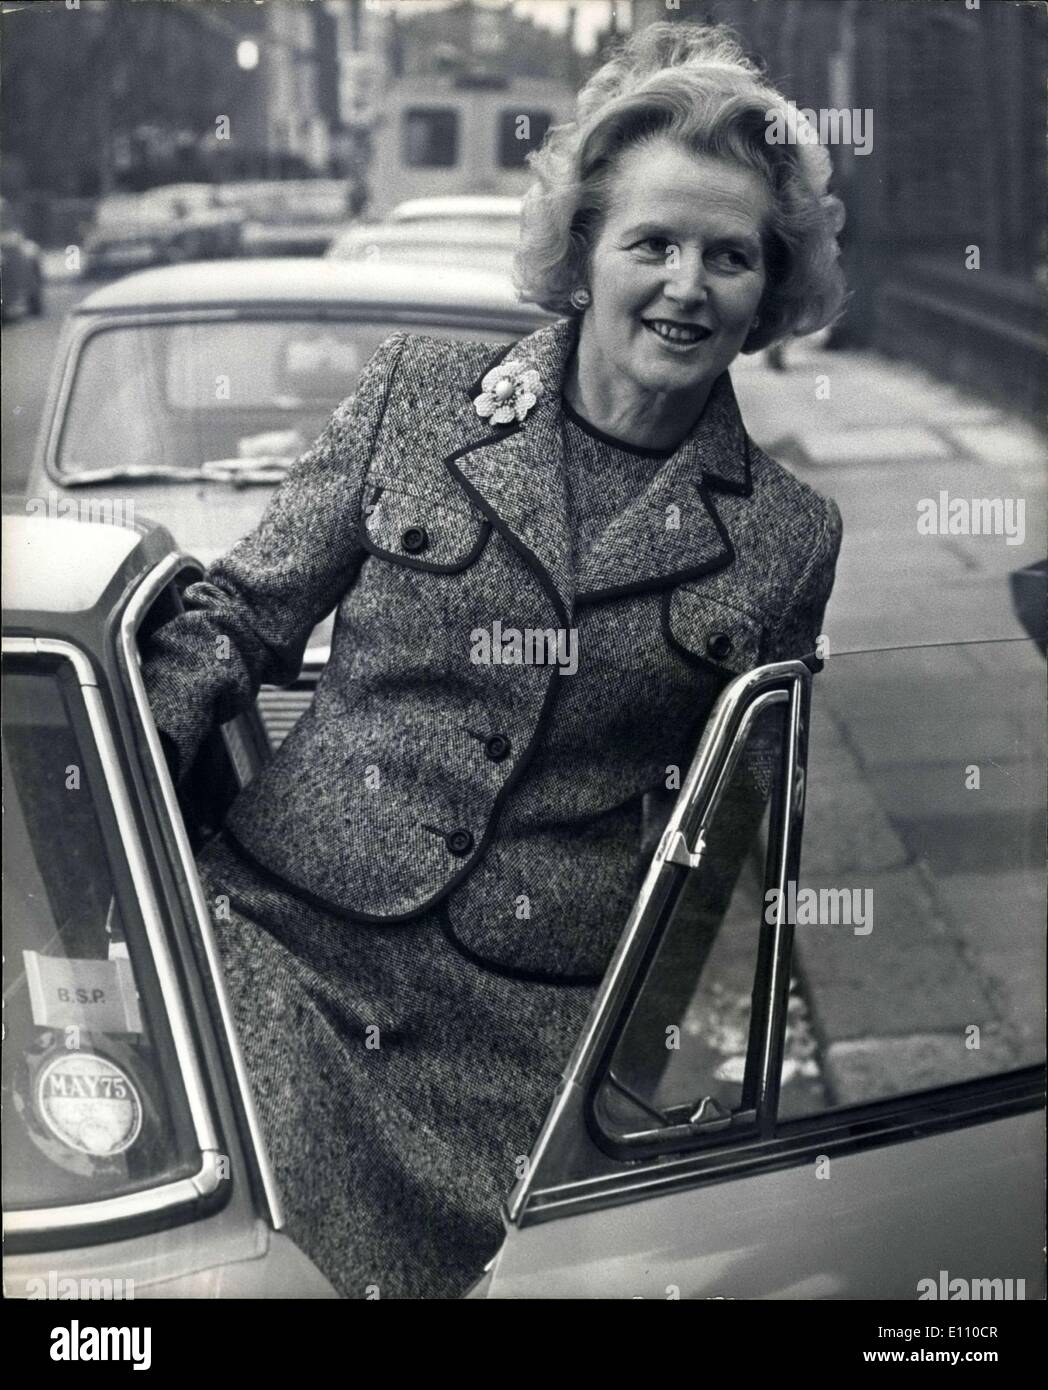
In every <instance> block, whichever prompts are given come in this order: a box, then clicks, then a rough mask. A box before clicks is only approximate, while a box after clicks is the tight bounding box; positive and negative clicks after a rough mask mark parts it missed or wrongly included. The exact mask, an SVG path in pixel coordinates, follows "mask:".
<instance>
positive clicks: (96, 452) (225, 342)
mask: <svg viewBox="0 0 1048 1390" xmlns="http://www.w3.org/2000/svg"><path fill="white" fill-rule="evenodd" d="M400 329H403V330H405V331H408V332H410V331H412V326H411V325H410V324H399V323H397V324H391V323H388V322H386V323H383V322H371V323H358V322H345V323H341V322H332V321H330V320H326V321H320V320H317V319H313V318H289V319H280V320H274V321H264V320H259V319H251V320H244V321H238V322H234V323H229V322H224V323H214V322H211V323H187V324H166V325H164V324H148V325H140V326H126V327H119V328H109V329H105V330H104V331H101V332H98V333H95V334H93V335H92V336H91V337H90V338H89V339H88V341H87V342H86V344H85V345H84V348H83V350H82V351H81V353H80V355H79V358H78V360H77V364H76V373H75V376H74V379H73V384H72V388H71V392H70V395H69V398H68V402H67V405H66V408H65V415H64V418H63V420H62V423H61V426H60V436H59V442H58V466H59V469H60V470H61V471H62V472H63V473H68V474H75V473H77V472H79V471H82V470H87V469H92V468H107V467H112V466H113V465H114V464H116V465H119V464H121V463H129V464H130V463H133V464H137V465H143V466H152V467H158V468H176V469H177V468H185V469H193V468H199V467H200V466H201V465H202V464H204V463H208V462H214V461H218V460H225V459H240V458H242V459H256V460H259V459H261V460H265V459H278V460H287V461H293V460H294V459H295V458H297V457H298V456H299V455H300V454H302V453H303V452H304V451H305V450H306V449H307V448H308V447H309V445H310V444H311V443H312V442H313V440H315V439H316V438H317V436H318V435H319V434H320V433H321V431H322V430H323V429H324V426H325V425H326V424H327V421H328V419H329V417H330V415H331V412H332V411H333V410H334V409H335V407H336V406H337V405H339V404H340V402H342V401H343V400H344V399H345V398H346V397H347V396H351V395H352V394H353V391H354V389H355V387H356V381H357V377H358V375H359V372H360V369H361V368H362V367H363V365H364V364H365V363H366V362H367V360H368V359H369V358H370V357H371V356H372V354H373V353H374V352H375V350H376V348H377V347H378V346H379V344H380V343H381V342H382V341H383V340H384V339H385V338H388V337H389V335H390V334H391V333H393V332H396V331H398V330H400ZM419 331H424V332H429V333H435V334H438V335H439V336H441V337H446V338H463V339H469V340H474V341H475V340H477V339H480V340H483V341H512V339H513V336H514V335H511V334H508V333H500V332H498V331H493V330H491V329H488V328H485V327H478V328H476V329H474V330H465V329H461V328H445V327H443V326H439V327H434V326H432V325H427V326H425V327H421V328H420V330H419Z"/></svg>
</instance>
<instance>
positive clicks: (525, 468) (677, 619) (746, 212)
mask: <svg viewBox="0 0 1048 1390" xmlns="http://www.w3.org/2000/svg"><path fill="white" fill-rule="evenodd" d="M784 110H786V107H785V102H784V99H783V98H782V97H781V96H780V95H779V94H778V93H776V92H774V91H773V90H771V89H770V88H768V87H767V86H765V85H764V84H763V83H762V81H761V79H760V77H759V75H758V74H757V72H756V70H755V69H754V68H753V67H752V66H751V65H750V64H749V63H748V62H747V61H746V60H745V58H744V57H743V55H742V53H741V51H740V50H739V48H738V47H737V45H736V44H735V43H734V41H733V40H732V39H731V38H730V37H729V36H728V35H727V34H725V33H724V31H722V30H718V29H704V28H698V27H691V26H684V25H677V24H662V25H654V26H652V27H651V28H649V29H646V30H644V31H643V32H642V33H641V34H639V35H638V36H637V37H636V38H635V39H633V40H631V41H630V42H628V43H627V44H626V45H625V46H624V47H623V48H622V49H621V51H620V52H619V53H618V54H617V56H616V57H614V58H613V59H612V61H610V62H609V63H608V64H606V66H604V67H603V68H602V69H601V70H600V71H599V72H598V73H597V74H596V75H595V76H594V77H593V79H592V80H591V81H590V82H589V84H588V85H587V87H586V88H585V90H584V91H583V92H582V94H581V96H580V99H579V106H578V119H577V121H576V122H575V123H573V124H569V125H566V126H561V127H558V128H556V129H555V130H553V131H552V132H551V133H550V136H549V138H548V140H547V143H546V145H545V146H544V148H543V149H542V150H541V151H540V152H539V153H538V154H537V155H536V156H534V157H533V169H534V172H535V173H536V174H537V176H538V184H537V186H536V187H535V189H534V190H533V192H532V195H531V196H530V197H529V199H528V201H527V205H526V215H525V219H524V230H523V236H522V243H521V248H520V254H519V258H518V267H519V281H520V287H521V289H522V291H523V293H524V294H525V295H526V296H527V297H530V298H531V299H534V300H537V301H538V302H539V303H541V304H544V305H546V306H548V307H550V308H552V309H553V310H555V311H557V312H559V313H561V314H563V315H564V317H562V318H561V319H559V320H558V321H557V322H555V323H554V324H552V325H551V326H549V327H546V328H542V329H541V330H539V331H538V332H536V333H534V334H532V335H530V336H529V337H527V338H525V339H523V340H522V341H521V342H519V343H517V344H515V345H514V346H513V347H512V348H509V349H506V348H498V349H495V348H491V347H487V346H485V345H483V344H475V343H466V342H461V341H453V342H452V341H440V340H436V339H430V338H424V337H411V336H408V335H405V334H396V335H394V336H393V337H391V338H390V339H388V340H387V341H386V342H384V343H383V344H382V346H381V347H380V348H379V349H378V351H377V352H376V354H375V355H374V357H373V358H372V359H371V361H370V362H369V363H368V364H367V366H366V367H365V369H364V371H363V373H362V375H361V378H360V382H359V384H358V388H357V392H356V396H355V397H354V398H353V399H351V400H347V401H346V402H345V403H343V405H342V406H340V407H339V409H338V410H336V412H335V414H334V415H333V417H332V419H331V421H330V423H329V425H328V427H327V429H326V430H325V432H324V434H323V435H322V436H321V438H320V439H319V440H318V441H317V443H316V444H315V445H314V447H313V448H312V449H311V450H310V451H309V452H308V453H307V454H306V455H305V456H304V457H303V458H302V459H300V460H299V462H298V463H297V465H296V467H295V468H294V470H292V472H291V474H290V476H289V477H288V478H287V480H286V481H285V482H284V483H283V484H282V485H281V487H280V488H279V489H278V491H277V492H276V493H275V495H274V497H273V498H272V500H271V502H270V504H269V507H268V509H267V511H266V514H265V516H264V518H263V520H262V522H261V524H260V525H259V527H258V529H257V530H256V531H255V532H254V533H253V534H252V535H250V536H248V537H247V538H246V539H244V540H242V541H241V542H240V543H239V544H238V545H237V546H235V547H234V549H233V550H232V551H231V552H230V553H229V554H228V555H227V556H226V557H225V558H224V559H222V560H220V561H219V562H218V563H216V564H215V565H214V566H213V567H212V568H211V570H210V571H209V573H208V574H207V576H206V577H205V579H203V580H202V581H201V582H199V583H197V584H195V585H193V586H191V587H190V588H189V589H188V590H187V592H186V604H187V612H186V613H185V614H183V615H181V616H180V617H178V618H176V619H175V620H174V621H172V622H171V623H169V624H168V625H167V626H166V627H165V628H163V629H162V630H161V631H160V633H159V634H158V635H157V636H156V638H155V639H154V644H153V648H152V651H151V653H150V659H149V661H148V662H147V665H146V678H147V683H148V685H149V688H150V692H151V696H152V700H153V705H154V711H155V713H156V716H157V722H158V725H159V726H160V728H161V730H162V732H163V733H164V735H165V736H166V738H167V740H168V746H169V748H170V751H171V756H172V761H173V763H174V765H175V766H176V769H177V770H181V771H183V772H184V771H185V770H186V769H187V768H188V767H189V765H190V763H191V762H192V759H193V757H194V754H195V751H196V749H197V747H198V745H199V743H200V740H201V739H202V738H203V736H204V734H205V733H206V732H207V730H208V729H209V728H211V727H212V726H213V725H214V724H215V722H216V721H219V720H222V719H226V718H229V717H230V716H231V715H232V714H233V713H234V712H235V711H236V710H239V709H241V708H243V707H244V706H245V705H246V704H247V703H248V702H249V701H250V700H251V699H252V698H253V697H254V695H255V693H256V691H257V689H258V686H259V683H260V682H263V681H267V682H277V683H279V682H281V681H287V680H290V679H292V678H294V676H295V674H296V673H297V671H298V668H299V665H300V663H301V659H302V652H303V649H304V645H305V642H306V639H307V637H308V634H309V632H310V631H311V629H312V627H313V625H314V624H315V623H316V622H317V621H318V620H319V619H320V618H322V617H323V616H324V615H325V614H326V613H327V612H329V611H330V610H331V609H332V608H333V607H337V621H336V627H335V633H334V638H333V643H332V651H331V658H330V662H329V664H328V666H327V668H326V669H325V672H324V674H323V677H322V679H321V681H320V683H319V686H318V689H317V693H316V697H315V700H314V702H313V705H312V707H311V709H310V710H309V712H308V713H307V714H306V715H305V716H304V717H303V718H302V719H301V721H300V722H299V724H298V725H297V727H296V728H295V729H294V731H293V732H292V734H291V735H290V736H289V738H288V739H287V741H286V742H285V743H284V745H283V746H282V748H281V749H280V751H279V753H278V754H277V756H276V757H275V759H274V760H273V761H272V762H271V763H270V764H269V765H268V766H267V767H266V769H265V770H264V771H263V773H262V774H261V775H260V776H259V777H258V778H257V779H256V780H255V782H254V783H252V784H251V785H250V786H248V787H247V788H246V789H245V790H244V791H243V792H242V793H241V794H240V796H239V798H238V799H237V801H236V802H235V803H234V805H233V807H232V809H231V811H230V813H229V816H228V818H227V821H226V825H225V828H224V831H223V833H222V835H221V836H220V837H219V838H217V839H215V840H213V841H212V842H211V843H210V844H209V845H208V846H207V847H206V849H205V850H204V851H203V853H202V855H201V857H200V865H201V871H202V874H203V875H204V880H205V886H206V888H207V890H208V892H209V894H210V897H211V900H212V902H213V904H214V914H215V921H216V929H217V931H218V934H219V940H220V946H221V949H222V952H223V957H224V961H225V966H226V972H227V983H228V987H229V990H230V993H231V997H232V1001H233V1006H234V1010H235V1013H236V1019H237V1024H238V1028H239V1032H240V1036H241V1038H242V1040H243V1042H244V1047H245V1051H246V1057H247V1062H248V1066H249V1069H250V1071H251V1074H252V1077H253V1080H254V1083H255V1088H256V1092H257V1100H258V1103H259V1108H260V1111H261V1116H262V1122H263V1127H264V1130H265V1133H266V1136H267V1140H268V1143H269V1146H270V1154H271V1158H272V1160H273V1163H274V1166H275V1169H276V1172H277V1176H278V1179H279V1181H280V1183H281V1186H282V1189H283V1192H284V1196H285V1202H286V1206H287V1210H288V1225H289V1230H290V1233H291V1235H292V1236H293V1237H295V1238H296V1239H297V1240H298V1242H299V1244H300V1245H302V1246H303V1248H304V1249H305V1250H306V1251H307V1252H308V1253H309V1254H310V1255H311V1256H312V1257H313V1258H314V1260H315V1261H316V1262H317V1263H318V1264H319V1265H320V1267H321V1268H322V1269H323V1270H324V1272H325V1273H326V1274H327V1275H328V1276H329V1278H330V1279H332V1281H333V1282H334V1283H335V1284H336V1286H337V1287H338V1289H339V1290H340V1292H342V1293H343V1294H345V1295H347V1296H357V1297H363V1296H367V1295H368V1294H369V1293H370V1294H371V1296H374V1291H375V1290H376V1289H377V1291H378V1293H379V1295H380V1296H382V1297H396V1296H408V1297H419V1296H437V1297H446V1296H455V1295H457V1294H460V1293H462V1292H463V1291H465V1289H466V1288H467V1287H468V1286H469V1285H470V1283H472V1282H473V1280H474V1279H475V1278H476V1277H477V1276H478V1275H479V1273H480V1271H481V1268H482V1266H483V1264H484V1262H485V1260H486V1259H487V1258H488V1257H489V1256H490V1255H491V1254H492V1253H493V1252H494V1250H495V1249H496V1247H497V1245H498V1242H499V1238H500V1233H501V1226H500V1219H499V1203H500V1199H501V1197H502V1196H503V1195H504V1194H505V1192H506V1191H507V1190H508V1189H509V1187H510V1186H511V1185H512V1183H513V1181H514V1179H515V1178H516V1177H518V1176H519V1175H520V1172H521V1164H522V1162H523V1161H524V1157H525V1156H526V1154H527V1151H528V1146H529V1142H530V1139H531V1137H532V1135H533V1133H534V1131H535V1129H536V1128H537V1126H538V1124H539V1122H540V1121H541V1118H542V1115H543V1113H544V1110H545V1107H546V1105H547V1103H548V1101H549V1099H550V1098H551V1096H552V1093H553V1090H554V1087H555V1085H556V1080H557V1076H558V1073H559V1070H560V1068H561V1067H562V1065H563V1063H564V1062H565V1060H566V1058H567V1056H568V1054H569V1052H570V1050H571V1047H572V1044H573V1042H574V1040H575V1038H576V1036H577V1034H578V1031H579V1029H580V1028H581V1026H582V1023H583V1020H584V1018H585V1016H586V1013H587V1010H588V1008H589V1005H590V1003H591V1000H592V997H593V993H594V987H595V984H596V982H597V981H598V980H599V978H600V975H601V972H602V970H603V969H604V966H605V965H606V963H607V961H608V959H609V957H610V955H611V952H612V950H613V948H614V945H615V942H616V939H617V937H618V934H619V932H620V930H621V928H622V926H623V924H624V922H625V919H626V916H627V914H628V911H629V908H630V905H631V903H632V900H633V897H634V894H635V890H636V888H637V884H638V875H639V872H640V870H641V867H642V865H641V863H640V859H639V854H638V844H639V840H640V832H641V802H642V798H643V797H644V794H645V793H646V792H647V791H648V790H649V789H651V788H655V787H662V786H663V785H664V784H665V779H666V771H667V768H668V767H670V766H674V765H676V766H678V767H680V766H684V765H686V764H687V762H688V760H689V758H690V755H691V752H692V750H693V745H694V738H695V735H696V733H697V732H698V731H699V730H700V729H701V726H702V723H703V721H704V719H705V717H706V715H707V713H708V711H709V709H710V708H711V706H712V704H713V702H714V700H715V698H716V696H717V694H718V692H719V691H720V690H721V689H722V688H723V686H724V684H725V683H726V681H727V680H729V679H730V678H731V677H733V676H734V675H736V674H738V673H739V672H741V671H745V670H747V669H748V668H750V667H752V666H754V665H756V664H758V663H759V662H763V661H770V660H777V659H785V658H787V657H794V656H802V655H805V654H807V653H808V652H810V651H811V650H812V649H813V648H814V645H815V640H816V636H817V634H818V632H819V626H820V622H821V619H822V613H823V610H824V607H825V604H826V600H827V598H828V596H829V592H830V588H831V585H832V580H833V570H834V564H835V561H836V556H837V550H838V547H839V544H840V517H839V513H838V512H837V509H836V507H835V506H834V504H833V503H832V502H828V501H826V500H824V499H822V498H821V497H819V496H818V495H817V494H816V493H814V492H813V491H812V490H811V489H809V488H808V487H806V486H805V485H803V484H802V483H800V482H798V481H797V480H795V479H794V478H792V477H791V476H790V475H789V474H788V473H787V472H786V471H785V470H784V469H782V468H781V467H779V466H778V465H777V464H776V463H775V462H774V461H773V460H771V459H770V458H768V457H767V455H765V454H764V453H763V452H762V451H761V450H760V449H758V448H757V447H756V446H755V445H753V444H752V443H751V442H750V441H749V440H748V438H747V436H746V431H745V429H744V427H743V424H742V421H741V419H740V418H739V413H738V409H737V406H736V403H735V399H734V396H733V393H732V387H731V381H730V378H729V376H728V374H727V371H726V369H727V367H728V366H729V364H730V363H731V362H732V360H733V359H734V358H735V356H736V355H737V354H738V353H739V352H741V351H745V352H754V351H757V350H758V349H761V348H764V347H766V346H767V345H768V344H769V343H772V342H774V341H777V340H778V339H781V338H782V337H784V336H786V335H787V334H790V333H804V332H811V331H813V330H814V329H816V328H818V327H820V326H821V325H823V324H824V323H826V322H828V321H830V320H831V319H832V318H833V316H834V315H835V313H836V312H837V311H838V309H839V307H840V304H841V300H842V293H843V292H842V287H841V282H840V277H839V274H838V271H837V268H836V258H835V246H836V244H835V233H836V230H837V229H838V227H839V222H840V217H839V205H838V204H837V202H836V200H835V199H834V198H832V197H830V196H828V195H827V194H826V183H827V178H828V170H829V161H828V159H827V156H826V154H825V152H824V151H823V150H821V149H819V148H818V147H816V146H811V145H807V144H801V143H792V144H780V145H774V144H769V143H768V142H767V141H766V140H765V131H766V128H767V120H766V116H767V113H769V112H774V111H784ZM740 848H745V847H744V846H740Z"/></svg>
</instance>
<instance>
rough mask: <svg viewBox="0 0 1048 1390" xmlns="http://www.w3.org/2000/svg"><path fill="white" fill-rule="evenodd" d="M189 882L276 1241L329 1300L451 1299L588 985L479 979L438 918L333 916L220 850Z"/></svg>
mask: <svg viewBox="0 0 1048 1390" xmlns="http://www.w3.org/2000/svg"><path fill="white" fill-rule="evenodd" d="M198 866H199V868H200V873H201V877H202V880H203V884H204V889H205V892H206V893H207V896H208V900H209V903H210V905H211V914H212V918H213V921H214V927H215V931H216V934H217V939H218V947H219V951H220V954H221V957H222V963H223V967H224V977H225V983H226V988H227V991H228V993H229V998H230V1005H231V1008H232V1012H233V1015H234V1018H235V1022H236V1027H237V1032H238V1036H239V1039H240V1044H241V1047H242V1049H243V1052H244V1057H245V1062H246V1066H247V1069H248V1072H249V1075H250V1078H251V1082H252V1088H253V1092H254V1097H255V1102H256V1106H257V1108H258V1111H259V1117H260V1123H261V1126H262V1130H263V1133H264V1135H265V1139H266V1142H267V1146H268V1150H269V1157H270V1160H271V1162H272V1164H273V1167H274V1170H275V1174H276V1179H277V1183H278V1185H279V1189H280V1192H281V1197H282V1200H283V1203H284V1210H285V1219H286V1223H287V1224H286V1230H287V1233H288V1235H289V1236H290V1237H291V1238H292V1239H293V1240H294V1241H295V1243H296V1244H297V1245H298V1246H299V1247H300V1248H301V1249H302V1250H303V1251H304V1252H305V1253H306V1254H307V1255H309V1257H310V1258H311V1259H312V1260H313V1262H314V1263H315V1264H316V1265H317V1267H318V1268H319V1269H320V1270H321V1272H322V1273H323V1274H324V1275H326V1277H327V1278H328V1279H329V1280H330V1282H331V1283H332V1284H333V1285H334V1286H335V1288H336V1289H337V1290H338V1292H339V1293H340V1294H341V1295H342V1296H343V1297H346V1298H366V1297H371V1298H374V1297H376V1296H378V1297H380V1298H455V1297H459V1296H461V1295H462V1294H464V1293H465V1292H466V1291H467V1290H468V1289H469V1287H470V1286H471V1285H472V1284H473V1283H474V1282H475V1281H476V1280H477V1279H478V1278H479V1277H480V1274H481V1272H482V1270H483V1267H484V1265H485V1264H486V1263H487V1261H488V1260H489V1259H490V1258H491V1256H492V1255H493V1254H494V1253H495V1251H496V1250H497V1249H498V1246H499V1244H500V1242H501V1239H502V1236H503V1224H502V1218H501V1203H502V1201H503V1199H504V1198H505V1196H506V1194H507V1193H508V1192H509V1190H510V1188H511V1187H512V1185H513V1183H514V1181H515V1180H516V1178H517V1177H518V1176H519V1173H520V1171H521V1163H522V1160H523V1159H524V1157H525V1156H526V1155H527V1153H528V1151H529V1149H530V1147H531V1143H532V1141H533V1139H534V1137H535V1134H536V1131H537V1129H538V1127H539V1125H540V1123H541V1121H542V1119H543V1116H544V1115H545V1112H546V1110H547V1108H548V1106H549V1103H550V1101H551V1099H552V1097H553V1094H554V1091H555V1089H556V1086H557V1083H558V1080H559V1077H560V1074H561V1071H562V1069H563V1067H564V1065H565V1063H566V1062H567V1059H568V1057H569V1055H570V1053H571V1049H572V1047H573V1046H574V1043H575V1041H576V1039H577V1037H578V1035H579V1033H580V1031H581V1029H582V1026H583V1023H584V1022H585V1018H586V1015H587V1013H588V1011H589V1008H590V1005H591V1003H592V1001H593V997H594V994H595V989H594V988H593V987H591V986H586V985H556V984H536V983H531V982H529V981H525V980H520V979H516V978H510V977H507V976H506V975H503V974H498V973H496V972H494V971H491V970H488V969H486V968H484V967H483V966H480V965H478V964H477V963H475V962H474V961H472V960H471V959H469V958H468V957H466V956H464V955H463V954H462V953H461V951H460V950H459V948H457V947H456V946H455V945H454V944H453V943H452V941H451V940H450V939H449V936H448V933H447V930H446V923H445V920H444V917H443V914H442V913H441V912H440V911H435V912H433V913H430V914H429V915H427V916H425V917H423V918H420V919H418V920H417V921H415V922H409V923H401V924H396V925H391V926H388V927H383V926H373V925H369V924H363V923H360V924H356V923H347V922H345V921H341V920H337V919H335V918H334V917H332V916H329V915H327V914H326V913H323V912H321V911H318V910H317V909H315V908H313V907H312V906H310V905H309V904H306V903H304V902H302V901H300V900H299V899H298V898H297V897H296V896H293V895H292V894H290V893H288V892H285V891H283V890H282V889H280V888H279V887H273V886H271V884H269V883H268V882H264V881H263V879H262V876H261V875H260V874H259V873H258V872H257V870H255V869H254V868H252V867H251V866H250V865H247V864H245V863H244V862H243V861H242V860H241V859H240V858H239V857H238V856H237V855H236V854H235V853H234V852H233V851H232V850H231V849H230V848H229V847H228V846H227V845H226V844H225V843H224V842H223V841H222V840H221V838H219V839H216V840H212V841H211V842H210V843H209V844H208V845H207V846H206V847H205V848H204V849H203V851H202V852H201V854H200V856H199V859H198ZM522 929H524V930H526V924H523V923H522Z"/></svg>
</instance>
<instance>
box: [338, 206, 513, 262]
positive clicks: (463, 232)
mask: <svg viewBox="0 0 1048 1390" xmlns="http://www.w3.org/2000/svg"><path fill="white" fill-rule="evenodd" d="M518 234H519V228H518V225H517V223H516V222H514V221H512V220H510V219H508V218H507V219H505V220H504V221H503V220H501V219H500V220H498V221H484V220H483V219H481V220H478V221H475V222H471V221H469V220H467V219H465V218H463V219H461V220H458V219H454V218H436V219H434V220H433V221H432V222H424V221H417V222H415V221H408V222H372V223H358V224H357V225H356V226H353V227H350V228H348V229H347V230H346V231H344V232H342V233H341V234H340V235H339V236H338V237H336V238H335V240H334V241H333V242H332V243H331V246H330V248H329V250H328V252H327V257H328V259H329V260H335V261H381V262H383V263H384V264H387V265H388V264H389V263H390V262H401V261H408V262H413V263H415V264H416V265H443V266H475V267H477V268H478V269H482V270H494V271H499V272H501V273H502V274H503V275H509V274H510V273H511V271H512V268H513V256H514V253H515V252H516V249H517V241H518Z"/></svg>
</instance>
